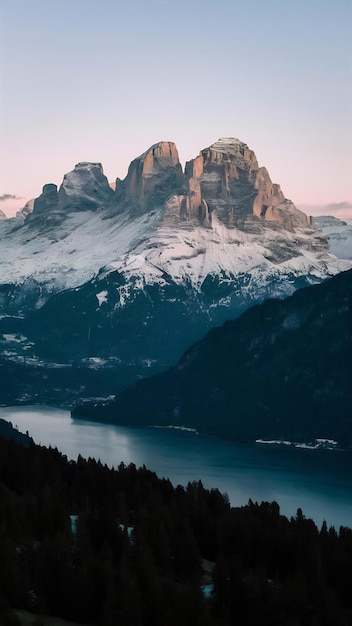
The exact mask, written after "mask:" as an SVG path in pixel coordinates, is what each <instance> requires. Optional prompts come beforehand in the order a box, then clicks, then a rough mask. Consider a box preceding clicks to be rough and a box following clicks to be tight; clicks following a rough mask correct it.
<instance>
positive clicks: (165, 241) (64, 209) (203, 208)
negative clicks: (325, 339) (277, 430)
mask: <svg viewBox="0 0 352 626" xmlns="http://www.w3.org/2000/svg"><path fill="white" fill-rule="evenodd" d="M26 206H27V209H26V211H24V213H23V214H26V217H24V218H23V217H22V218H18V219H14V220H3V221H1V222H0V240H1V246H0V271H1V279H0V354H1V355H2V359H3V362H4V364H5V365H4V367H5V366H6V363H7V364H8V365H9V366H11V367H12V368H13V366H14V365H16V366H18V367H20V368H22V369H23V368H24V369H26V371H27V372H29V371H30V370H31V373H32V374H33V376H34V379H35V380H38V379H39V378H40V376H39V374H38V372H39V371H42V370H43V368H44V370H45V371H46V376H49V378H50V380H51V379H52V370H53V369H54V368H56V369H58V368H64V367H66V368H70V367H78V368H88V369H89V370H98V369H103V368H106V371H107V369H109V371H110V374H111V376H112V370H114V371H115V378H116V382H115V386H114V385H111V386H109V388H108V389H106V393H107V395H110V394H111V393H114V392H116V391H118V390H119V389H121V388H122V387H123V386H125V385H126V384H129V383H131V382H132V381H133V380H136V378H138V377H141V376H145V375H149V374H150V373H152V372H156V371H161V370H162V369H164V368H165V367H168V366H169V365H171V364H172V363H174V362H175V361H176V360H177V359H178V358H180V356H181V355H182V352H183V351H184V350H185V349H186V348H187V347H188V346H189V345H190V344H192V343H194V341H196V340H197V339H200V338H201V337H202V336H203V335H204V334H205V333H206V332H207V331H208V330H209V328H211V327H213V326H216V325H219V324H222V323H223V322H224V321H225V320H226V319H229V318H234V317H237V316H238V315H239V314H240V313H241V312H243V310H245V309H246V308H248V307H249V306H252V305H253V304H254V303H256V302H260V301H263V300H265V299H266V298H267V297H273V296H278V297H284V296H285V295H289V294H291V293H293V291H294V290H295V289H297V288H299V287H302V286H305V285H309V284H314V283H319V282H321V281H323V280H325V279H326V278H328V277H329V276H333V275H335V274H337V273H339V272H340V271H342V270H343V269H347V268H349V267H351V261H348V260H345V261H343V260H340V259H337V258H336V257H335V256H333V255H332V254H331V253H330V251H329V248H328V243H327V241H326V239H325V238H324V236H323V234H322V232H321V231H319V230H317V229H316V228H314V227H313V225H312V224H311V223H310V219H309V218H308V217H307V216H306V215H305V214H304V213H302V212H301V211H298V209H296V207H295V206H294V205H293V203H292V202H291V201H290V200H287V199H286V198H285V197H284V194H283V192H282V190H281V188H280V186H279V185H277V184H273V183H272V182H271V179H270V176H269V174H268V172H267V170H266V168H263V167H259V166H258V162H257V159H256V157H255V154H254V152H253V151H252V150H250V149H249V148H248V146H247V145H246V144H244V143H243V142H241V141H240V140H237V139H234V138H228V139H224V138H223V139H221V140H219V141H218V142H215V144H213V145H212V146H209V147H208V148H205V149H203V150H201V152H200V154H199V155H198V156H197V157H196V158H195V159H192V160H191V161H189V162H188V163H187V164H186V167H185V170H184V171H183V170H182V167H181V165H180V163H179V158H178V153H177V148H176V146H175V144H173V143H172V142H159V143H157V144H154V145H153V146H152V147H151V148H149V149H148V150H146V151H145V152H144V153H143V154H142V155H140V156H139V157H137V159H135V160H134V161H132V163H131V165H130V168H129V170H128V173H127V176H126V178H125V179H124V181H119V180H117V182H116V188H115V191H113V190H112V188H111V186H110V185H109V182H108V180H107V178H106V177H105V175H104V173H103V169H102V166H101V164H100V163H88V162H81V163H79V164H77V166H76V167H75V169H74V170H73V171H72V172H70V173H68V174H66V175H65V177H64V180H63V183H62V185H61V187H60V188H59V190H58V189H57V187H56V185H53V184H51V183H49V184H47V185H45V186H44V188H43V193H42V194H41V196H40V197H39V198H37V199H35V200H34V201H33V203H32V204H31V203H27V205H26ZM31 206H33V210H32V211H30V208H31ZM49 368H50V372H49ZM78 378H79V379H81V376H78ZM78 378H75V377H74V379H75V380H78ZM88 378H89V379H90V377H88ZM98 378H99V379H101V375H100V373H99V375H98ZM38 384H39V387H40V391H39V390H38V389H37V390H33V393H32V396H31V397H32V399H33V400H34V399H35V400H36V401H37V400H38V398H39V401H40V398H43V397H45V401H48V398H47V396H46V395H45V392H44V389H43V384H40V383H38ZM93 387H94V391H93ZM93 387H90V386H89V389H88V388H84V385H83V389H82V392H80V391H79V390H80V389H81V388H82V384H80V385H79V386H78V387H75V389H72V388H70V385H69V384H68V387H65V388H64V389H63V388H62V386H61V383H60V386H59V387H58V391H57V395H55V394H54V397H55V401H57V398H58V397H60V391H61V392H62V394H63V395H64V396H65V398H68V397H69V395H70V393H72V401H76V400H77V398H78V399H79V394H80V393H82V397H87V396H89V395H96V387H95V385H93ZM104 389H105V387H104ZM43 393H44V396H43ZM104 393H105V392H104ZM38 394H39V395H38ZM99 395H100V394H99ZM21 398H22V401H23V398H26V399H27V400H28V394H27V392H26V393H25V394H22V395H21V394H20V393H19V392H16V395H15V397H14V398H13V400H14V401H16V402H17V401H21Z"/></svg>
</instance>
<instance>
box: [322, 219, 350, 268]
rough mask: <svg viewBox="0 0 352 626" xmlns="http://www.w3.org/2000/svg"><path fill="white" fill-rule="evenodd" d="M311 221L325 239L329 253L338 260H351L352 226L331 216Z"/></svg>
mask: <svg viewBox="0 0 352 626" xmlns="http://www.w3.org/2000/svg"><path fill="white" fill-rule="evenodd" d="M313 220H314V225H315V226H316V228H320V229H321V230H322V232H323V235H324V236H325V237H326V238H327V240H328V242H329V245H330V250H331V252H332V253H333V254H335V255H336V256H337V257H338V258H339V259H352V226H351V225H349V224H347V222H344V221H343V220H340V219H338V218H337V217H333V216H332V215H327V216H325V215H322V216H319V217H314V218H313Z"/></svg>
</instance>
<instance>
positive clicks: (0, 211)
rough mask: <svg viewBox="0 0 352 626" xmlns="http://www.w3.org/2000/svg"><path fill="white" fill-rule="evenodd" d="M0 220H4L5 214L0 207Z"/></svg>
mask: <svg viewBox="0 0 352 626" xmlns="http://www.w3.org/2000/svg"><path fill="white" fill-rule="evenodd" d="M0 220H6V215H5V213H4V212H3V211H2V210H1V209H0Z"/></svg>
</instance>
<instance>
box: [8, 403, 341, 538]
mask: <svg viewBox="0 0 352 626" xmlns="http://www.w3.org/2000/svg"><path fill="white" fill-rule="evenodd" d="M0 418H3V419H6V420H8V421H11V422H12V424H13V425H14V426H18V428H19V430H21V431H23V432H26V431H27V430H28V431H29V434H30V435H31V436H32V437H33V439H34V441H35V442H36V443H41V444H42V445H46V446H48V445H51V446H53V447H57V448H58V449H59V450H60V451H61V452H63V453H64V454H66V455H67V456H68V458H69V459H74V460H75V459H77V456H78V454H81V455H82V456H83V457H86V458H87V457H94V458H96V459H100V460H101V461H102V462H103V463H107V464H108V465H110V466H114V467H117V466H118V464H119V463H120V462H121V461H123V462H124V463H126V464H128V463H135V464H136V465H137V467H139V466H140V465H143V464H144V465H146V467H147V468H148V469H151V470H153V471H154V472H156V473H157V474H158V476H160V477H163V476H164V477H167V478H170V480H171V481H172V483H173V484H174V485H177V484H182V485H185V484H187V482H188V481H192V480H199V479H201V480H202V482H203V485H204V486H205V487H207V488H212V487H217V488H218V489H220V491H222V492H224V491H226V492H227V493H228V495H229V497H230V501H231V504H232V505H233V506H240V505H243V504H246V503H247V502H248V500H249V498H252V500H253V501H258V502H260V501H262V500H268V501H272V500H276V501H277V502H278V503H279V505H280V510H281V512H282V513H283V514H284V515H287V516H291V515H295V514H296V511H297V508H298V507H301V508H302V510H303V513H304V515H305V516H306V517H312V518H313V519H314V520H315V522H316V523H317V524H318V526H320V525H321V523H322V522H323V520H324V519H325V520H326V521H327V523H328V525H334V526H335V527H336V528H338V527H339V526H340V525H345V526H350V527H352V454H351V453H347V452H341V451H340V452H339V451H331V450H304V449H303V450H302V449H292V448H289V449H287V448H286V447H282V448H281V447H271V446H270V447H269V446H260V445H241V444H236V443H232V442H228V441H225V440H222V439H218V438H216V437H209V436H203V435H196V434H195V433H190V432H184V431H178V430H162V429H154V428H128V427H125V426H113V425H103V424H98V423H93V422H88V421H83V420H72V419H71V416H70V412H69V411H66V410H63V409H57V408H53V407H43V406H30V407H0Z"/></svg>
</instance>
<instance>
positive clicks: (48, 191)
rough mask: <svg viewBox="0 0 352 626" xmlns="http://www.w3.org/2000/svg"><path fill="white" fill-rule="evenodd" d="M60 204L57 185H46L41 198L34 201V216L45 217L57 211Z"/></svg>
mask: <svg viewBox="0 0 352 626" xmlns="http://www.w3.org/2000/svg"><path fill="white" fill-rule="evenodd" d="M57 203H58V194H57V185H54V184H53V183H48V184H47V185H44V187H43V191H42V193H41V195H40V196H39V198H36V199H35V200H34V205H33V214H34V215H35V216H37V215H40V214H41V215H44V214H49V213H51V212H52V211H55V209H56V208H57Z"/></svg>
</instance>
